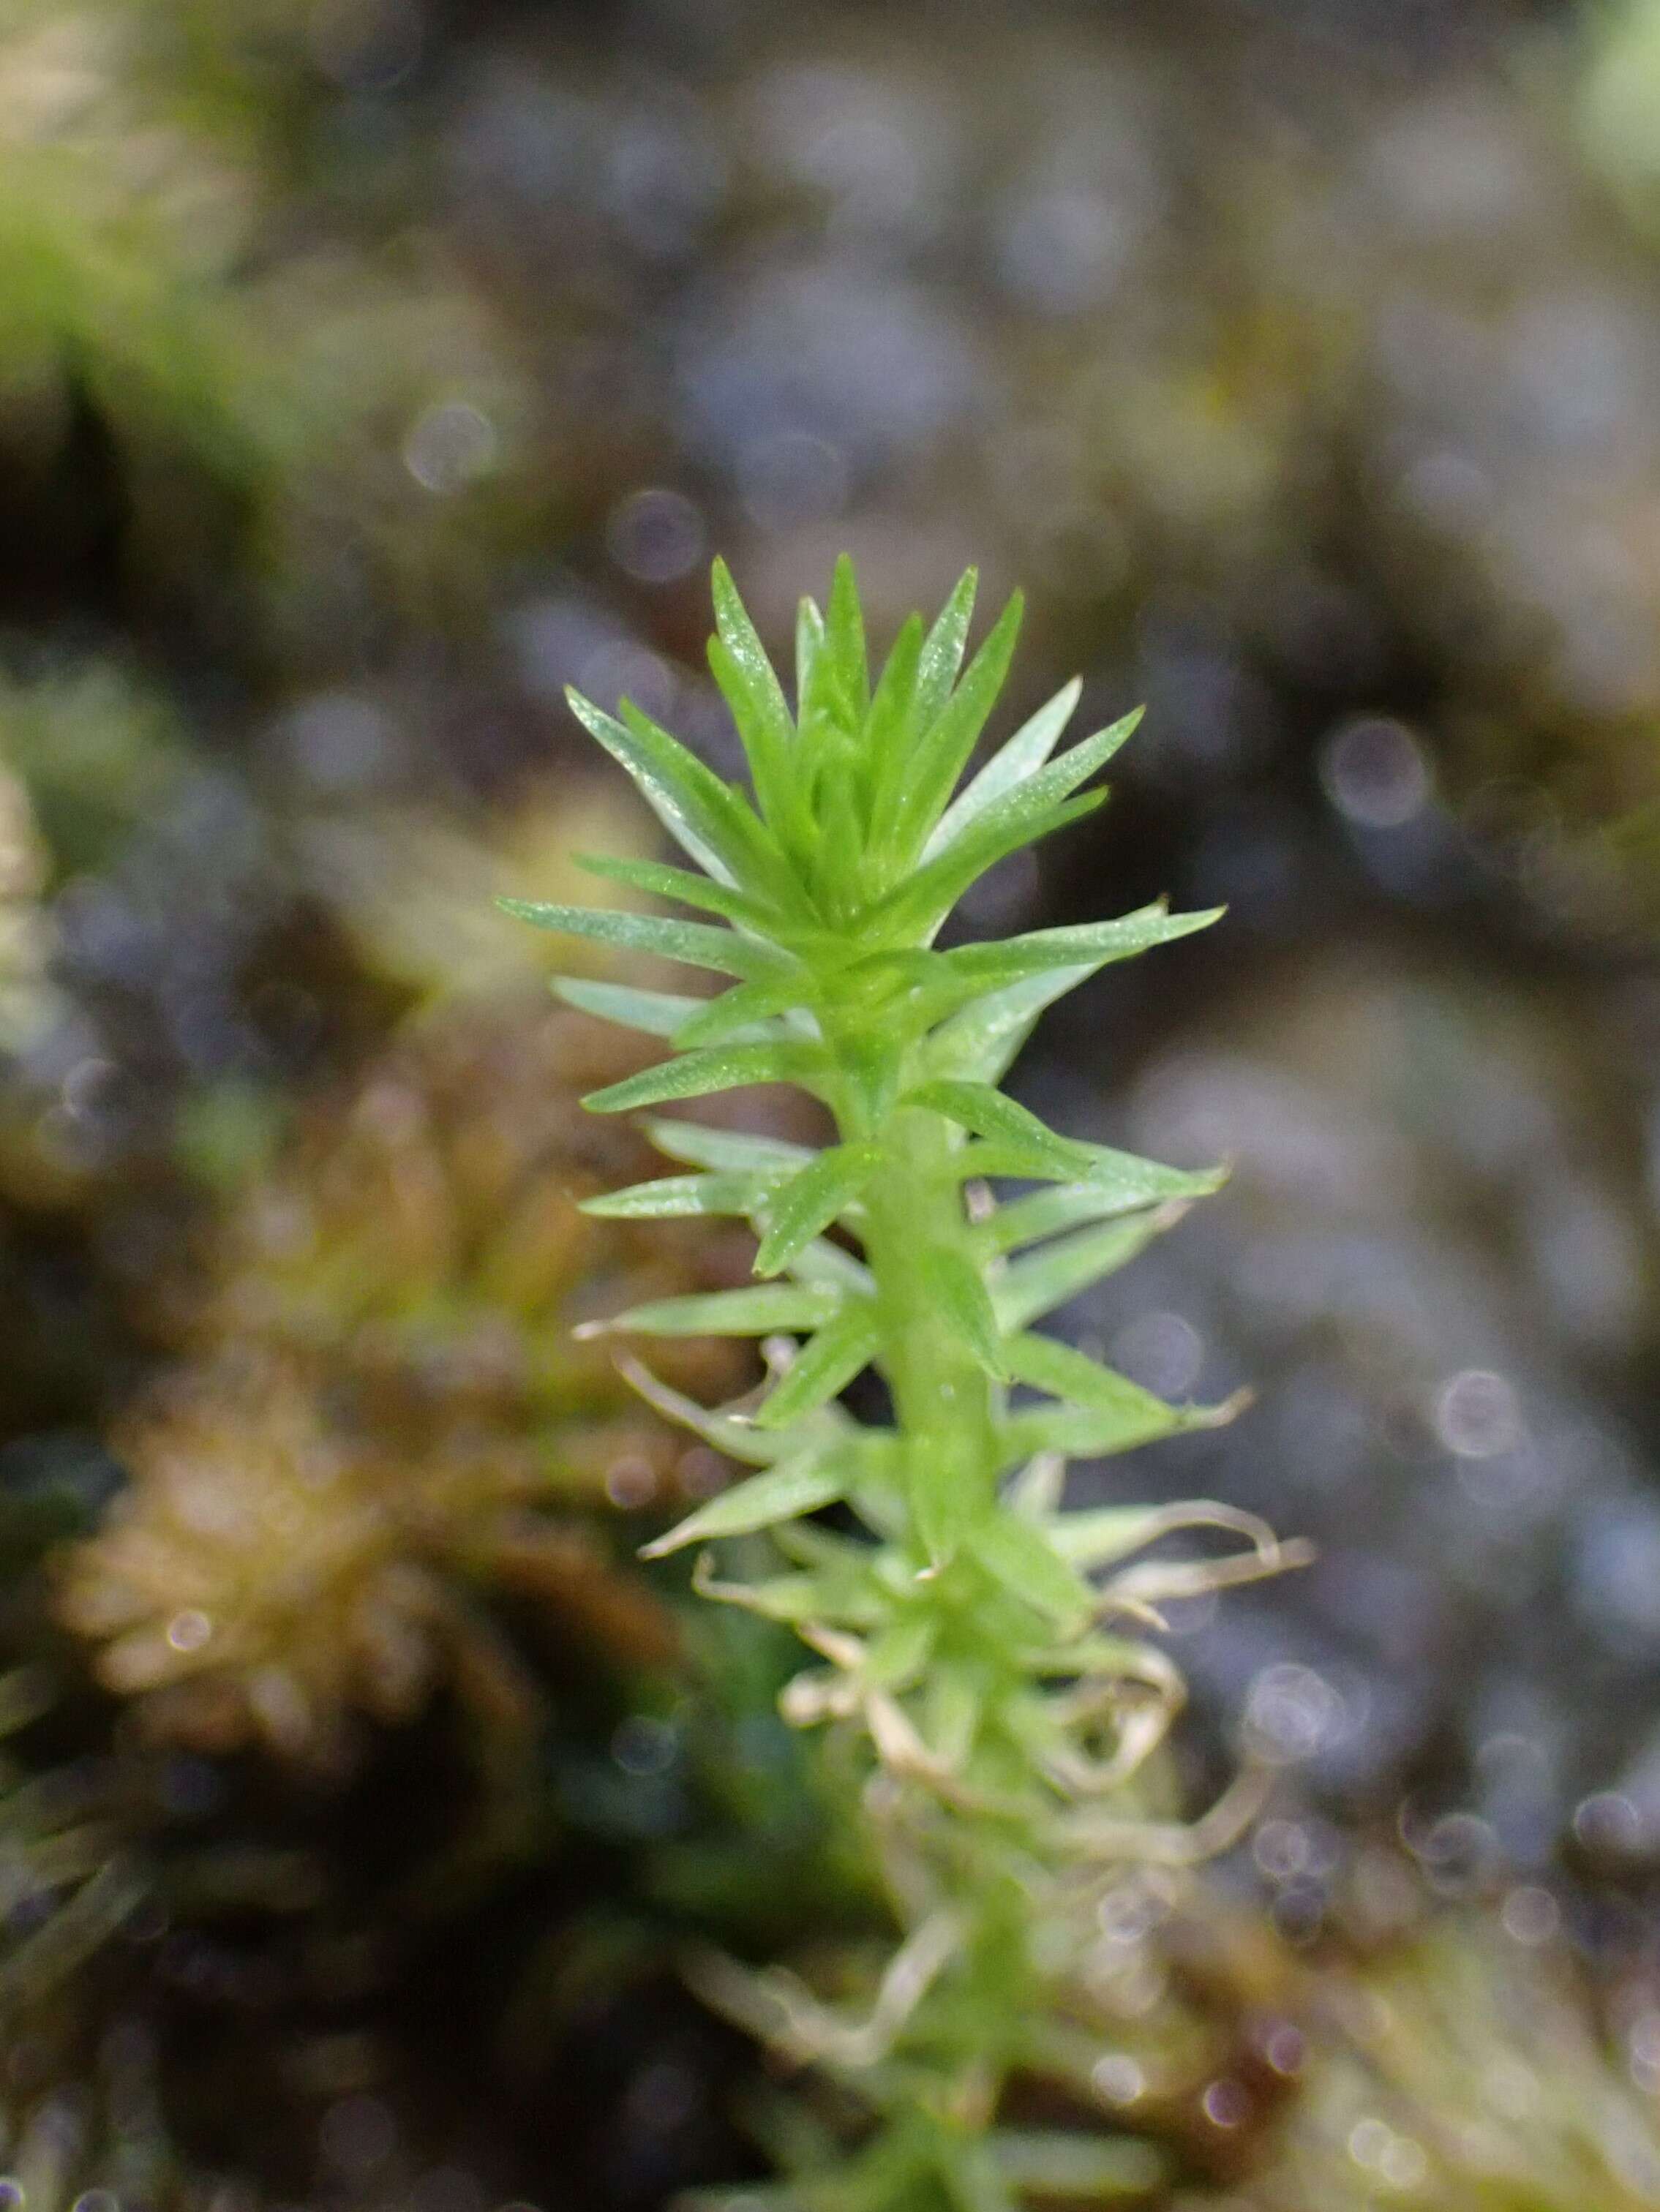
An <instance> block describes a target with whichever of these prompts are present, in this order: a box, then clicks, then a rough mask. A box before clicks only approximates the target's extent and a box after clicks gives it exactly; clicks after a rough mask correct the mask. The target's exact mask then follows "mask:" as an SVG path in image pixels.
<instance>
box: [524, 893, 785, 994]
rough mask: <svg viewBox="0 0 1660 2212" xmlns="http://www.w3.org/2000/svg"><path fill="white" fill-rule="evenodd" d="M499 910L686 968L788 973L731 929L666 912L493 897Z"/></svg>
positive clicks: (781, 960) (779, 957) (776, 957)
mask: <svg viewBox="0 0 1660 2212" xmlns="http://www.w3.org/2000/svg"><path fill="white" fill-rule="evenodd" d="M496 904H497V905H498V906H499V907H500V908H502V912H503V913H504V914H511V915H516V916H517V917H518V919H519V920H520V921H527V922H529V923H530V925H531V927H532V929H555V930H562V931H563V932H564V933H566V934H567V935H568V936H570V937H588V938H592V939H593V941H594V943H595V944H597V945H620V946H622V947H623V949H624V950H625V951H630V952H654V953H656V954H657V955H658V957H660V959H664V960H681V961H684V963H686V965H687V966H688V967H690V968H714V969H718V970H719V971H720V973H721V975H744V976H757V975H782V974H785V973H787V972H788V967H789V963H788V962H787V959H786V957H785V955H784V954H783V953H781V952H775V951H774V950H773V949H772V947H771V946H770V945H761V944H757V941H756V940H755V939H754V938H752V937H740V936H739V934H738V933H737V931H736V930H734V929H715V928H713V927H710V925H709V924H708V922H706V921H672V920H671V918H670V917H669V916H668V915H661V914H631V913H629V912H628V911H627V910H626V909H625V908H620V907H587V906H550V905H549V904H548V903H547V902H545V901H544V900H541V899H515V898H504V899H498V900H497V901H496Z"/></svg>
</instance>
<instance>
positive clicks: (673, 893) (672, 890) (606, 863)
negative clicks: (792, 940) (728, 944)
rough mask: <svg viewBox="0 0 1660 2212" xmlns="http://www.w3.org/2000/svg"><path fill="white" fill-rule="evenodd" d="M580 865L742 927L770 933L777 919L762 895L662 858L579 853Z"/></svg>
mask: <svg viewBox="0 0 1660 2212" xmlns="http://www.w3.org/2000/svg"><path fill="white" fill-rule="evenodd" d="M574 857H575V861H576V865H577V866H578V867H579V868H582V869H584V870H586V872H587V873H588V874H589V875H591V876H603V877H604V878H605V880H606V881H607V882H609V883H613V884H627V886H628V888H629V890H635V891H649V892H650V893H651V895H652V896H653V897H654V898H666V899H678V901H679V902H680V903H681V905H682V906H691V907H696V908H699V910H700V911H701V912H702V913H704V914H718V915H721V917H722V918H723V919H724V920H725V921H734V922H737V923H738V924H739V926H740V927H744V928H747V929H751V930H757V931H759V932H760V933H762V934H763V935H766V934H769V933H770V931H771V929H772V928H773V927H775V924H776V922H777V921H778V915H777V914H776V913H775V910H774V909H773V908H770V907H769V906H766V905H763V902H761V901H760V900H759V899H756V898H751V897H750V896H748V895H747V894H746V893H745V892H743V891H740V890H733V887H732V885H731V884H723V883H717V882H716V881H715V879H714V877H712V876H695V875H693V873H692V872H691V870H690V868H675V867H671V866H668V865H667V864H666V862H664V861H661V860H612V859H611V858H610V857H609V856H608V855H607V854H603V853H578V854H575V856H574Z"/></svg>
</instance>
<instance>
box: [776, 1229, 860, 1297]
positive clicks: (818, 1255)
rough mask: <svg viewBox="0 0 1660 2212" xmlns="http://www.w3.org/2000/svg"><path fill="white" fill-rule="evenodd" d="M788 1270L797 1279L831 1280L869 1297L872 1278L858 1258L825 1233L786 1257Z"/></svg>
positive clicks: (832, 1282) (856, 1293) (801, 1281)
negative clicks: (788, 1259) (794, 1253)
mask: <svg viewBox="0 0 1660 2212" xmlns="http://www.w3.org/2000/svg"><path fill="white" fill-rule="evenodd" d="M788 1273H790V1274H791V1275H793V1276H794V1279H795V1280H796V1281H797V1282H798V1283H831V1284H836V1285H839V1286H840V1287H841V1288H842V1290H845V1291H852V1292H853V1294H854V1297H861V1298H867V1297H874V1296H875V1294H876V1282H875V1279H874V1277H873V1275H872V1273H871V1271H870V1269H869V1268H868V1267H866V1265H865V1263H864V1261H862V1260H855V1259H854V1256H853V1255H852V1253H851V1252H848V1251H844V1250H843V1249H842V1246H841V1245H839V1244H832V1243H830V1239H829V1238H828V1237H814V1238H813V1240H812V1243H810V1244H805V1245H803V1246H802V1248H801V1249H800V1251H799V1252H798V1253H797V1254H796V1255H795V1257H794V1259H793V1260H792V1261H790V1264H789V1268H788Z"/></svg>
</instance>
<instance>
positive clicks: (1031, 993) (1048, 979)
mask: <svg viewBox="0 0 1660 2212" xmlns="http://www.w3.org/2000/svg"><path fill="white" fill-rule="evenodd" d="M1092 972H1093V971H1092V969H1089V968H1051V969H1049V971H1048V973H1047V974H1045V975H1023V976H1021V977H1020V978H1019V979H1018V981H1016V982H1012V983H1009V984H1006V986H1005V987H1003V989H1001V990H1000V991H988V992H987V993H986V994H985V995H984V996H983V997H980V998H976V1000H974V1002H973V1004H972V1005H970V1006H964V1008H963V1009H962V1010H961V1012H958V1013H956V1014H954V1015H953V1016H952V1018H951V1020H950V1021H948V1022H946V1023H944V1024H941V1026H940V1027H939V1029H938V1030H935V1031H934V1033H933V1036H931V1037H930V1038H929V1039H928V1041H927V1048H926V1050H925V1053H924V1055H923V1059H924V1065H925V1066H927V1068H928V1070H929V1071H930V1073H933V1074H934V1075H943V1076H956V1077H958V1078H960V1079H964V1080H966V1081H969V1082H971V1083H989V1084H994V1083H996V1082H997V1081H998V1080H999V1079H1000V1077H1001V1076H1002V1075H1003V1073H1004V1072H1005V1071H1006V1068H1007V1067H1008V1066H1009V1064H1010V1062H1011V1061H1012V1060H1013V1058H1014V1056H1015V1054H1016V1053H1018V1051H1019V1049H1020V1047H1021V1046H1022V1045H1023V1044H1024V1043H1025V1040H1026V1039H1027V1037H1028V1036H1031V1032H1032V1030H1033V1029H1034V1027H1035V1026H1036V1024H1037V1018H1038V1016H1039V1015H1040V1014H1041V1013H1042V1012H1043V1009H1044V1008H1045V1007H1046V1006H1053V1005H1054V1003H1055V1000H1057V999H1063V998H1065V996H1066V994H1067V992H1068V991H1070V990H1072V989H1073V987H1075V986H1076V985H1077V984H1079V983H1081V982H1082V981H1084V979H1085V976H1087V975H1090V974H1091V973H1092ZM739 988H742V986H741V985H740V986H739Z"/></svg>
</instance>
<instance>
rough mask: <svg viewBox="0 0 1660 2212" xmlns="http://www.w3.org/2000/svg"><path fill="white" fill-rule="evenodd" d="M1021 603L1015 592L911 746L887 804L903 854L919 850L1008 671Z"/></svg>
mask: <svg viewBox="0 0 1660 2212" xmlns="http://www.w3.org/2000/svg"><path fill="white" fill-rule="evenodd" d="M1024 610H1025V600H1024V599H1023V598H1022V596H1021V594H1020V593H1019V592H1016V593H1015V594H1014V596H1013V598H1012V599H1011V600H1010V601H1009V603H1008V605H1007V606H1006V607H1005V608H1004V610H1003V611H1002V613H1001V614H1000V615H999V617H997V620H996V623H994V625H993V628H992V629H991V631H990V634H989V635H988V637H987V639H986V641H985V643H984V644H983V645H982V647H981V648H980V650H979V652H978V653H976V654H975V656H974V659H972V661H970V664H969V666H968V669H967V671H966V672H965V673H964V678H963V680H962V682H961V684H958V687H957V690H955V691H954V692H953V693H952V696H951V698H950V700H949V701H948V702H947V703H946V706H945V707H944V708H942V709H941V710H940V712H939V714H938V715H937V716H936V718H935V720H934V721H933V724H932V726H929V727H927V728H926V729H925V730H924V731H923V732H922V734H921V736H920V737H919V738H918V740H917V743H916V744H915V748H914V749H913V750H912V753H911V757H910V760H909V763H908V764H907V767H906V769H905V775H904V780H903V788H902V789H901V791H900V792H899V793H897V795H896V797H895V799H894V801H893V802H892V814H891V821H892V829H891V836H890V842H891V844H892V846H893V847H894V848H896V849H897V851H898V852H899V853H901V854H905V855H909V854H911V853H913V852H916V851H920V849H921V846H922V844H923V843H924V842H925V841H926V839H927V834H928V832H929V831H930V830H931V829H933V824H934V822H935V820H936V819H937V818H938V817H939V814H940V813H941V812H943V811H944V809H945V806H946V801H947V800H948V799H950V797H951V794H952V790H953V788H954V787H955V786H956V782H957V779H958V776H959V775H961V774H962V773H963V769H964V763H966V762H967V760H968V757H969V755H970V753H971V752H972V751H973V750H974V745H975V740H976V738H978V736H979V735H980V732H981V731H982V729H983V728H984V727H985V722H986V717H987V715H988V714H990V712H991V710H992V708H993V707H994V705H995V703H996V700H997V695H998V693H999V692H1000V690H1002V688H1003V679H1004V678H1005V677H1006V675H1007V674H1008V672H1009V662H1010V661H1011V660H1012V659H1013V657H1014V642H1015V640H1016V638H1017V637H1018V635H1019V632H1020V618H1021V616H1022V613H1023V612H1024Z"/></svg>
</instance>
